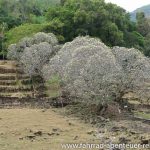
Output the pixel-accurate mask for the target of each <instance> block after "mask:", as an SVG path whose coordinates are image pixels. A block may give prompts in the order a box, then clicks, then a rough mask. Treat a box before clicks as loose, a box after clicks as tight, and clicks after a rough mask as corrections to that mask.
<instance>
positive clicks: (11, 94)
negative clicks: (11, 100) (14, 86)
mask: <svg viewBox="0 0 150 150" xmlns="http://www.w3.org/2000/svg"><path fill="white" fill-rule="evenodd" d="M33 95H34V94H33V92H32V91H29V92H7V93H0V98H4V97H18V98H23V97H33Z"/></svg>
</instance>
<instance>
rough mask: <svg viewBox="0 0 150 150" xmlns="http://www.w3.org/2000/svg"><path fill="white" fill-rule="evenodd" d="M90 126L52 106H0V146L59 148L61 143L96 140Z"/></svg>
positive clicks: (36, 149)
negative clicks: (9, 107)
mask: <svg viewBox="0 0 150 150" xmlns="http://www.w3.org/2000/svg"><path fill="white" fill-rule="evenodd" d="M93 130H95V129H94V128H93V127H91V126H90V125H87V124H84V123H81V121H79V120H78V119H75V118H68V117H64V116H63V115H62V116H61V115H59V114H58V113H57V112H55V109H52V110H46V111H45V110H40V109H1V110H0V150H61V149H62V148H61V144H64V143H80V142H83V143H85V142H88V143H90V142H91V143H92V142H93V141H96V137H95V136H94V135H93V134H90V133H91V131H93Z"/></svg>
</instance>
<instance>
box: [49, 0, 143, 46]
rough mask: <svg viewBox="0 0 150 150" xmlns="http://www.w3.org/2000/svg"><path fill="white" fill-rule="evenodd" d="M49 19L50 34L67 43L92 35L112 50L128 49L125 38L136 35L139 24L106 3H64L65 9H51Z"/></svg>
mask: <svg viewBox="0 0 150 150" xmlns="http://www.w3.org/2000/svg"><path fill="white" fill-rule="evenodd" d="M62 14H63V15H62ZM46 17H47V20H48V21H49V22H50V23H49V25H48V26H47V28H46V29H47V31H49V32H53V33H54V34H56V35H58V36H60V35H61V37H63V38H64V40H65V41H71V40H72V39H74V38H75V37H77V36H78V35H90V36H93V37H99V38H101V40H102V41H103V42H104V43H106V44H107V45H109V46H114V45H123V46H128V42H129V41H128V39H127V38H125V34H126V33H128V32H129V33H130V32H133V31H135V24H133V23H132V22H131V21H130V16H129V14H128V13H126V11H125V10H124V9H122V8H120V7H118V6H116V5H114V4H111V3H107V4H106V3H105V2H104V1H103V0H66V1H65V2H63V1H62V5H61V6H56V7H52V8H50V9H49V10H48V12H47V14H46ZM136 44H137V45H138V46H139V45H140V44H141V43H138V42H136Z"/></svg>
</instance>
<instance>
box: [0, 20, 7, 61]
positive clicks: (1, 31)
mask: <svg viewBox="0 0 150 150" xmlns="http://www.w3.org/2000/svg"><path fill="white" fill-rule="evenodd" d="M7 28H8V26H7V23H5V22H3V23H2V24H1V25H0V41H1V52H2V55H3V59H4V57H5V47H4V39H5V31H6V30H7Z"/></svg>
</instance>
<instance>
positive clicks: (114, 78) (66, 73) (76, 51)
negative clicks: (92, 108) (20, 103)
mask: <svg viewBox="0 0 150 150" xmlns="http://www.w3.org/2000/svg"><path fill="white" fill-rule="evenodd" d="M149 69H150V60H149V58H146V57H145V56H144V55H143V54H142V53H141V52H139V51H138V50H136V49H127V48H120V47H114V48H113V49H110V48H108V47H107V46H106V45H104V44H103V43H102V42H101V41H100V40H98V39H95V38H89V37H77V38H76V39H74V40H73V41H72V42H69V43H66V44H65V45H64V46H63V47H62V48H61V50H60V51H59V52H58V53H57V55H55V56H54V57H53V58H52V59H51V60H50V62H49V63H48V64H46V65H45V66H44V68H43V70H42V72H43V77H44V78H45V80H49V79H51V78H53V77H54V76H56V75H57V76H59V78H60V79H61V82H62V83H63V84H62V91H66V92H67V93H69V95H68V96H71V97H75V98H79V99H80V100H86V102H88V100H89V101H90V103H94V104H95V103H100V102H101V103H107V102H108V101H109V100H118V99H121V98H122V96H123V94H124V93H126V92H128V91H131V90H132V91H133V92H135V93H138V94H139V95H140V97H139V98H141V99H142V98H143V97H144V95H145V94H144V93H147V94H146V96H147V98H149V97H150V96H149V94H148V92H149V93H150V91H148V89H147V90H145V91H144V90H142V91H141V89H143V88H142V86H143V85H144V86H145V82H144V81H145V80H147V81H148V80H149V79H150V72H149V71H150V70H149ZM141 80H143V82H141ZM149 81H150V80H149ZM145 87H146V86H145ZM142 93H143V94H142Z"/></svg>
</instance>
